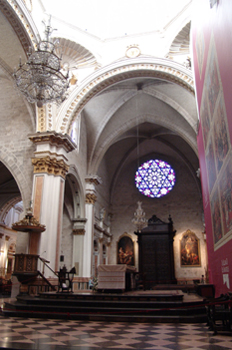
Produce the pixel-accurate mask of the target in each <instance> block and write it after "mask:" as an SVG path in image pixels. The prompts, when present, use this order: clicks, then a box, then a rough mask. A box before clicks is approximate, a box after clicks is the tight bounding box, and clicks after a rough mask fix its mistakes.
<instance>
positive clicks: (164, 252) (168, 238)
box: [135, 215, 177, 289]
mask: <svg viewBox="0 0 232 350" xmlns="http://www.w3.org/2000/svg"><path fill="white" fill-rule="evenodd" d="M168 221H169V222H168V223H165V222H163V221H161V220H160V219H158V218H157V217H156V215H153V216H152V217H151V218H150V219H149V220H148V226H147V227H145V228H143V229H142V230H141V231H137V232H135V234H136V235H137V236H138V245H139V275H140V278H141V279H142V280H143V287H144V289H152V287H153V286H155V285H156V284H175V283H177V282H176V278H175V269H174V254H173V237H174V235H175V233H176V231H174V230H173V222H172V219H171V217H170V216H169V219H168Z"/></svg>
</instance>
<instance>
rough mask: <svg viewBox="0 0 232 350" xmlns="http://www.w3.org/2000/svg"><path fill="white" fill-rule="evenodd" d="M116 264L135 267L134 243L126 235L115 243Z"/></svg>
mask: <svg viewBox="0 0 232 350" xmlns="http://www.w3.org/2000/svg"><path fill="white" fill-rule="evenodd" d="M117 264H118V265H122V264H123V265H129V266H135V254H134V241H133V239H132V238H131V237H130V235H128V234H127V233H124V234H123V235H122V236H120V237H119V240H118V242H117Z"/></svg>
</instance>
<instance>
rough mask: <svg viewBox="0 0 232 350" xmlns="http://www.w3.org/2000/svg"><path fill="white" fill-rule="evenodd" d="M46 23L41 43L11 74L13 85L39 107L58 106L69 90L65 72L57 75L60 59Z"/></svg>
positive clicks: (59, 69) (67, 75)
mask: <svg viewBox="0 0 232 350" xmlns="http://www.w3.org/2000/svg"><path fill="white" fill-rule="evenodd" d="M52 31H53V30H52V28H51V26H50V19H49V23H48V25H47V26H46V27H45V39H44V40H41V41H39V43H38V46H37V49H36V50H35V51H34V52H32V53H31V52H29V53H28V60H27V62H26V63H25V64H21V59H20V61H19V68H18V70H16V71H15V72H14V74H13V75H14V77H15V80H16V85H17V87H18V88H19V90H20V91H21V92H22V93H23V94H24V95H25V96H26V98H27V100H28V101H29V102H30V103H37V106H38V107H42V105H43V104H44V103H47V102H58V103H59V102H62V101H63V100H64V99H65V93H66V91H67V89H68V86H69V81H68V77H69V72H68V70H67V71H66V74H65V73H62V71H61V57H59V56H58V55H57V54H56V53H55V51H56V48H57V45H56V44H57V42H52V41H51V39H50V36H51V34H52Z"/></svg>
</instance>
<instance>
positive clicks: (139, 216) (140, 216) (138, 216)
mask: <svg viewBox="0 0 232 350" xmlns="http://www.w3.org/2000/svg"><path fill="white" fill-rule="evenodd" d="M137 204H138V208H137V209H136V211H135V213H134V218H133V219H132V220H131V221H132V222H133V224H134V225H135V227H136V229H137V231H141V230H142V228H144V227H145V226H146V225H147V219H146V218H145V215H146V214H145V212H144V211H143V209H142V202H137Z"/></svg>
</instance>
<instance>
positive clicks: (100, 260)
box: [98, 232, 104, 265]
mask: <svg viewBox="0 0 232 350" xmlns="http://www.w3.org/2000/svg"><path fill="white" fill-rule="evenodd" d="M103 236H104V235H103V232H101V233H100V237H99V239H98V242H99V245H98V247H99V265H102V264H103Z"/></svg>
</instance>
